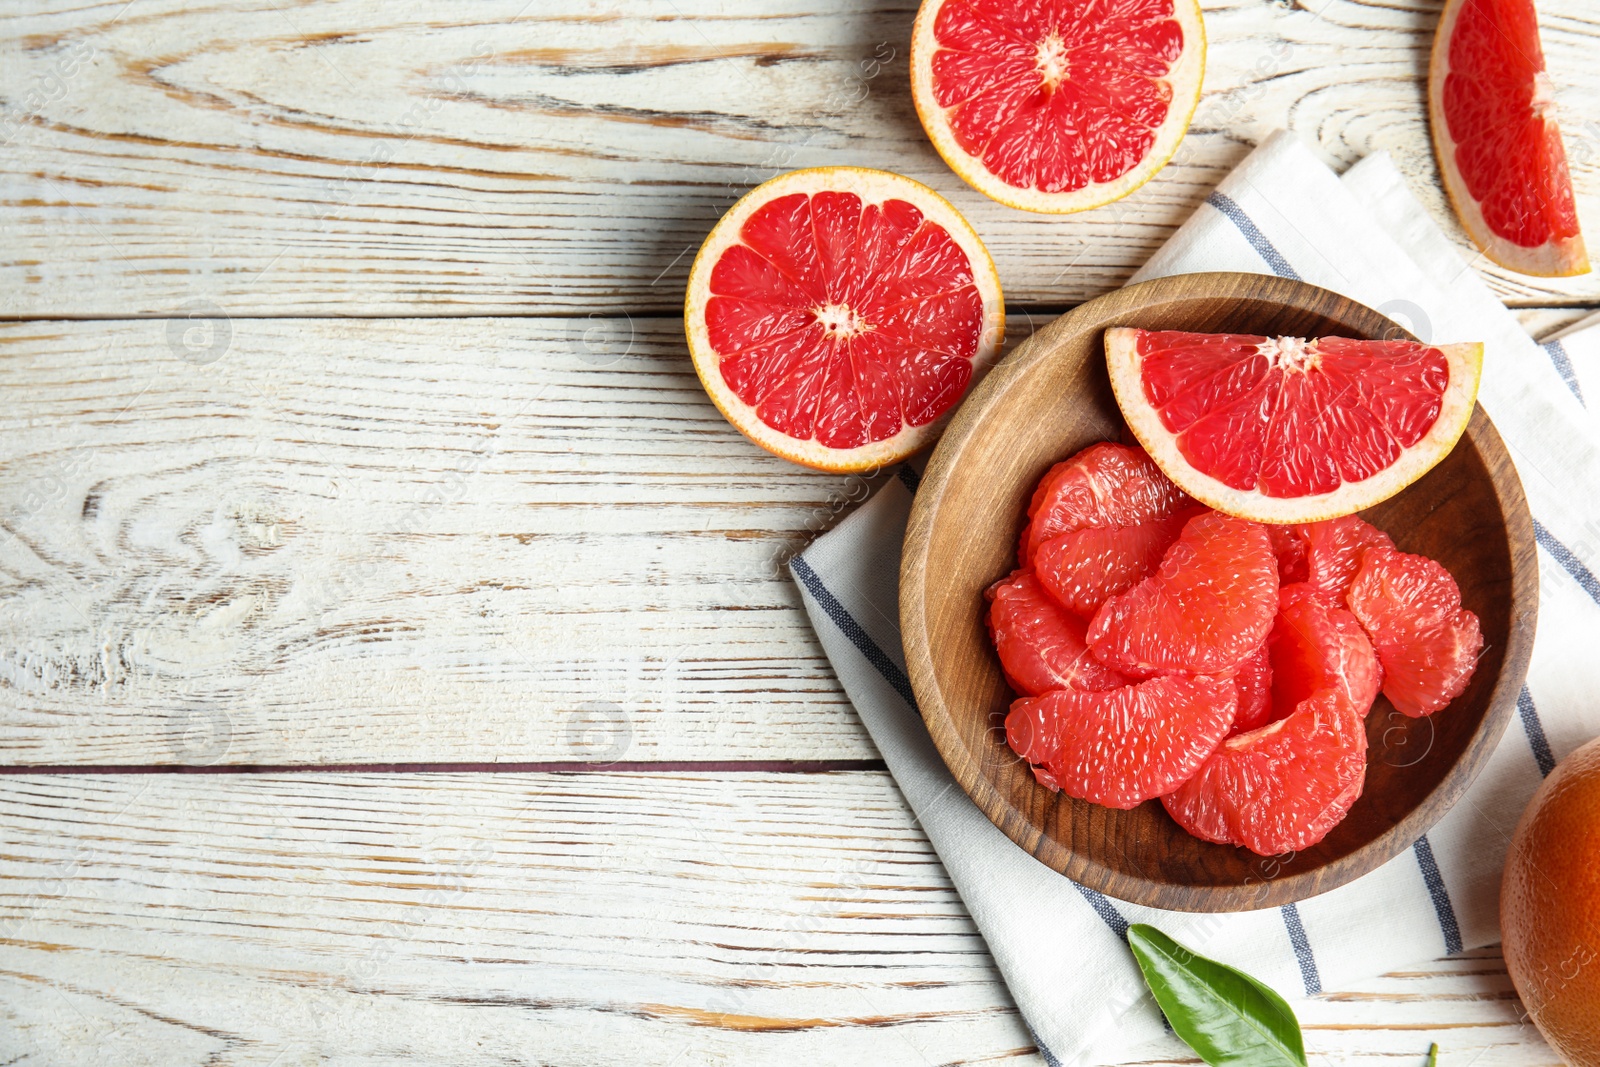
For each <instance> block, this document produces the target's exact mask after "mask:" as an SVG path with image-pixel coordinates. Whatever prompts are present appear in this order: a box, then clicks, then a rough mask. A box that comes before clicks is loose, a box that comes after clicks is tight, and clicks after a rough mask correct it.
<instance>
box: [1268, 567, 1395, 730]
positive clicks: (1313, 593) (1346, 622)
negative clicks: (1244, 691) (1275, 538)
mask: <svg viewBox="0 0 1600 1067" xmlns="http://www.w3.org/2000/svg"><path fill="white" fill-rule="evenodd" d="M1267 647H1268V648H1269V649H1270V651H1271V657H1272V705H1273V715H1272V717H1273V718H1275V719H1281V718H1283V717H1284V716H1285V715H1288V714H1290V713H1291V712H1293V711H1294V709H1295V708H1297V707H1299V705H1300V703H1301V702H1302V701H1304V700H1307V699H1309V698H1310V697H1311V696H1312V695H1313V694H1315V693H1317V692H1319V691H1320V690H1323V689H1337V690H1339V692H1341V693H1342V694H1344V697H1345V699H1346V700H1347V701H1349V703H1350V706H1351V707H1353V708H1355V709H1356V711H1357V712H1359V713H1360V714H1361V715H1363V716H1365V715H1366V714H1367V712H1368V711H1370V710H1371V709H1372V702H1373V701H1374V700H1376V699H1377V698H1378V688H1379V686H1381V685H1382V684H1383V668H1382V667H1380V666H1379V665H1378V654H1377V653H1376V652H1375V651H1373V648H1372V642H1371V641H1369V640H1368V639H1367V634H1366V631H1365V630H1363V629H1362V628H1361V623H1359V622H1357V621H1356V617H1355V616H1354V615H1352V614H1351V613H1350V612H1348V611H1346V610H1345V609H1344V608H1343V607H1342V606H1341V605H1340V604H1339V602H1337V601H1335V600H1333V599H1332V598H1330V597H1329V596H1327V595H1326V594H1325V593H1322V592H1319V591H1318V590H1317V589H1316V588H1315V587H1314V586H1312V585H1310V584H1308V583H1301V584H1299V585H1290V586H1285V587H1284V588H1283V589H1282V590H1281V591H1280V592H1279V595H1278V618H1277V620H1276V621H1275V622H1274V623H1273V625H1272V635H1271V636H1270V637H1268V638H1267Z"/></svg>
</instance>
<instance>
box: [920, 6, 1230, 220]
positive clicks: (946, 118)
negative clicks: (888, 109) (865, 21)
mask: <svg viewBox="0 0 1600 1067" xmlns="http://www.w3.org/2000/svg"><path fill="white" fill-rule="evenodd" d="M1205 53H1206V38H1205V24H1204V21H1203V20H1202V18H1201V14H1200V4H1199V2H1198V0H1122V2H1118V3H1114V4H1107V3H1102V2H1100V0H1057V2H1055V3H1052V4H1038V3H1030V2H1024V0H923V3H922V6H921V8H919V9H918V11H917V20H916V23H915V24H914V25H913V27H912V30H911V95H912V100H913V101H914V103H915V104H916V108H917V116H918V118H920V119H921V120H922V126H923V129H924V130H926V131H927V134H928V138H929V140H931V141H932V142H933V146H934V148H935V149H936V150H937V151H938V153H939V155H940V156H942V157H943V158H944V161H945V162H946V163H947V164H949V166H950V169H951V170H954V171H955V172H956V173H957V174H958V175H960V176H961V178H962V180H964V181H966V182H967V184H969V185H971V186H972V187H973V188H974V189H977V190H978V191H979V192H981V193H983V194H984V195H985V196H989V197H992V198H994V199H995V200H998V201H999V202H1000V203H1002V204H1006V205H1008V206H1010V207H1015V208H1022V209H1024V210H1026V211H1042V212H1051V213H1065V212H1072V211H1085V210H1088V209H1089V208H1093V207H1099V206H1100V205H1102V204H1108V203H1110V202H1111V201H1113V200H1117V199H1120V198H1121V197H1124V196H1127V195H1128V194H1129V193H1131V192H1133V190H1135V189H1137V188H1139V186H1141V185H1143V184H1144V183H1145V182H1147V181H1149V180H1150V178H1151V177H1152V176H1153V175H1154V174H1155V173H1156V172H1157V171H1159V170H1160V169H1161V168H1162V167H1163V166H1165V165H1166V163H1167V160H1169V159H1170V158H1171V157H1172V154H1173V153H1174V152H1175V151H1176V150H1177V148H1178V144H1179V143H1180V142H1181V141H1182V140H1183V135H1184V131H1185V130H1187V129H1188V127H1189V120H1190V118H1191V117H1192V116H1193V114H1194V109H1195V106H1196V104H1198V103H1199V100H1200V86H1201V82H1202V81H1203V80H1204V77H1205Z"/></svg>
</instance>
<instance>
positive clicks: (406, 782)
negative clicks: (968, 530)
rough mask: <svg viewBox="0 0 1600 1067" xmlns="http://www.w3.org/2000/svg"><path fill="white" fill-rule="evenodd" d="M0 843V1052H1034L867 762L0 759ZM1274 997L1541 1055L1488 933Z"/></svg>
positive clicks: (1413, 1031)
mask: <svg viewBox="0 0 1600 1067" xmlns="http://www.w3.org/2000/svg"><path fill="white" fill-rule="evenodd" d="M0 853H3V854H0V1062H7V1063H35V1062H37V1063H48V1064H51V1065H52V1067H76V1065H80V1064H81V1065H84V1067H91V1065H92V1067H121V1065H124V1064H159V1065H161V1067H187V1065H191V1064H192V1065H195V1067H200V1065H212V1067H234V1065H245V1064H251V1065H257V1064H259V1065H263V1067H265V1065H269V1064H276V1065H278V1067H283V1065H288V1064H292V1065H296V1067H299V1065H310V1064H314V1063H315V1064H319V1063H335V1064H372V1063H402V1062H403V1063H415V1064H440V1065H447V1064H448V1065H450V1067H478V1065H485V1067H487V1065H490V1064H512V1063H539V1064H546V1065H550V1067H569V1065H570V1067H599V1065H611V1064H615V1063H618V1062H626V1063H629V1064H635V1063H638V1064H655V1065H660V1067H674V1065H676V1067H686V1065H689V1064H695V1065H698V1064H724V1063H725V1064H744V1063H762V1064H780V1065H781V1064H791V1063H792V1064H800V1063H806V1064H818V1063H823V1064H866V1063H871V1064H885V1065H900V1064H905V1065H912V1067H926V1065H930V1064H998V1063H1025V1064H1038V1063H1041V1062H1042V1060H1041V1059H1040V1058H1038V1056H1037V1055H1036V1053H1034V1052H1033V1049H1032V1042H1031V1040H1030V1039H1029V1037H1028V1035H1027V1031H1026V1030H1025V1029H1024V1027H1023V1026H1022V1024H1021V1023H1020V1021H1019V1020H1018V1018H1017V1016H1016V1014H1015V1008H1014V1007H1013V1006H1012V1005H1011V1003H1010V1000H1009V998H1008V996H1007V994H1006V991H1005V988H1004V986H1003V984H1002V983H1001V981H1000V980H999V978H998V976H997V974H996V973H995V971H994V970H993V966H992V964H991V963H990V961H989V956H988V954H987V952H986V951H985V949H984V946H983V943H982V941H981V940H980V939H979V938H978V936H977V934H976V932H975V931H974V929H973V927H972V925H971V923H970V921H969V920H968V919H967V917H966V915H965V913H964V911H963V909H962V907H961V903H960V900H959V898H958V897H957V896H956V894H955V893H954V891H953V890H952V888H951V886H950V884H949V882H948V881H947V880H946V878H945V875H944V872H943V869H942V868H941V867H940V866H939V863H938V860H937V857H936V856H935V855H934V853H933V851H932V850H931V848H929V846H928V844H927V842H926V841H925V840H924V839H923V838H922V837H921V835H920V833H919V832H918V831H916V830H915V829H914V828H913V822H912V816H911V813H910V811H909V810H907V809H906V807H905V806H904V804H903V802H902V801H901V800H900V797H899V794H898V793H897V792H896V790H895V789H894V786H893V783H892V781H891V780H890V779H889V778H888V776H887V775H885V774H881V773H855V774H830V775H815V776H813V775H752V776H735V777H728V778H717V779H711V778H704V777H694V776H680V775H609V774H590V775H529V776H518V775H496V776H492V777H483V776H469V775H404V776H385V775H341V776H333V775H326V776H323V775H299V776H292V775H291V776H231V777H226V778H196V777H181V776H154V777H142V778H135V777H103V778H84V777H77V776H73V777H70V778H69V777H8V778H0ZM1299 1014H1300V1017H1301V1019H1302V1021H1303V1023H1304V1024H1305V1029H1306V1046H1307V1051H1308V1052H1309V1053H1310V1055H1311V1057H1312V1062H1314V1063H1340V1064H1357V1065H1360V1064H1370V1065H1373V1067H1376V1065H1378V1064H1396V1063H1400V1064H1409V1063H1412V1062H1415V1063H1417V1064H1419V1065H1420V1064H1421V1062H1422V1057H1423V1054H1424V1053H1425V1052H1426V1050H1427V1046H1428V1042H1429V1041H1434V1040H1436V1041H1438V1042H1439V1043H1440V1045H1441V1048H1442V1050H1443V1052H1444V1057H1443V1058H1442V1059H1441V1062H1448V1063H1461V1064H1467V1063H1471V1064H1474V1065H1475V1067H1511V1065H1517V1067H1528V1065H1535V1064H1554V1063H1555V1062H1556V1061H1555V1059H1554V1057H1553V1056H1552V1055H1551V1054H1550V1052H1549V1050H1548V1048H1546V1047H1545V1046H1544V1045H1543V1043H1542V1042H1541V1041H1540V1040H1539V1038H1538V1035H1537V1033H1536V1032H1535V1031H1534V1029H1533V1027H1532V1026H1529V1025H1527V1024H1526V1023H1524V1022H1522V1021H1521V1020H1520V1017H1519V1016H1520V1012H1519V1009H1518V1005H1517V1002H1516V1000H1515V997H1514V994H1513V993H1512V992H1511V987H1510V983H1509V980H1508V979H1507V977H1506V975H1505V972H1504V968H1503V966H1502V965H1501V963H1500V961H1499V959H1498V957H1497V955H1496V954H1495V953H1493V952H1488V953H1473V954H1469V955H1468V956H1466V957H1463V958H1458V959H1454V960H1449V961H1440V962H1436V963H1431V964H1423V965H1421V966H1419V967H1417V968H1414V969H1412V970H1410V971H1407V972H1403V973H1398V974H1393V975H1387V976H1384V977H1382V978H1376V979H1373V980H1371V981H1370V982H1366V983H1362V984H1361V985H1359V986H1358V987H1356V988H1355V989H1353V990H1351V991H1348V992H1341V993H1330V994H1328V995H1326V996H1323V997H1321V998H1318V999H1316V1000H1313V1001H1310V1002H1308V1003H1306V1004H1304V1005H1303V1006H1301V1008H1300V1012H1299ZM1150 1062H1160V1063H1169V1062H1170V1063H1188V1064H1192V1063H1193V1062H1195V1061H1194V1060H1193V1059H1191V1058H1187V1057H1179V1058H1175V1059H1173V1060H1170V1061H1169V1060H1164V1059H1163V1060H1158V1061H1150Z"/></svg>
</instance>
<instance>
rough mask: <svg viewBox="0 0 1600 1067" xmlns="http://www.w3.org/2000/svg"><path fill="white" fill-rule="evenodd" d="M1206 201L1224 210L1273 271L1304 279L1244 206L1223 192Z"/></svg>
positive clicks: (1283, 276) (1279, 275)
mask: <svg viewBox="0 0 1600 1067" xmlns="http://www.w3.org/2000/svg"><path fill="white" fill-rule="evenodd" d="M1206 203H1208V204H1210V205H1211V206H1212V207H1214V208H1216V209H1217V210H1218V211H1220V212H1222V213H1223V214H1224V215H1226V216H1228V218H1229V219H1230V220H1232V222H1233V224H1234V225H1235V226H1237V227H1239V232H1240V233H1242V234H1244V239H1245V240H1246V241H1249V242H1250V247H1251V248H1254V249H1255V250H1256V254H1257V255H1259V256H1260V257H1261V258H1262V259H1264V260H1266V261H1267V266H1269V267H1271V268H1272V273H1274V274H1276V275H1277V276H1278V277H1280V278H1293V279H1294V280H1295V281H1297V282H1298V281H1304V280H1305V279H1303V278H1301V277H1300V272H1299V271H1297V270H1295V269H1294V268H1293V267H1291V266H1289V261H1288V260H1287V259H1284V258H1283V253H1282V252H1279V251H1278V248H1277V246H1276V245H1274V244H1273V243H1272V242H1271V241H1269V240H1267V235H1266V234H1264V233H1262V232H1261V230H1260V229H1258V228H1257V227H1256V224H1255V222H1253V221H1252V220H1251V218H1250V216H1249V215H1246V214H1245V213H1244V208H1242V207H1240V206H1239V205H1238V204H1237V203H1235V202H1234V200H1233V198H1232V197H1230V196H1225V195H1223V194H1222V193H1212V194H1211V195H1210V196H1208V197H1206Z"/></svg>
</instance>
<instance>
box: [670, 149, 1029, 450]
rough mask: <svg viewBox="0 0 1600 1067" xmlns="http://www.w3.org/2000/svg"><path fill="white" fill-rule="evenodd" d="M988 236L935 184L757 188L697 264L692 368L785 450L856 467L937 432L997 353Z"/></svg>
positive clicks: (841, 182) (847, 175)
mask: <svg viewBox="0 0 1600 1067" xmlns="http://www.w3.org/2000/svg"><path fill="white" fill-rule="evenodd" d="M1004 321H1005V309H1004V305H1003V303H1002V300H1001V294H1000V281H999V277H998V275H997V274H996V273H995V270H994V264H993V263H992V262H991V261H990V259H989V254H988V252H987V251H985V249H984V247H983V242H982V241H980V240H979V239H978V235H977V234H976V233H975V232H974V231H973V229H972V227H971V226H969V225H968V224H967V222H966V220H965V219H963V218H962V217H961V215H960V214H959V213H958V212H957V211H956V210H955V208H953V207H951V206H950V205H949V204H948V203H947V202H946V201H945V200H944V199H943V198H942V197H940V196H939V195H938V194H937V193H935V192H934V191H933V190H931V189H929V188H927V187H926V186H923V185H920V184H918V183H917V182H914V181H911V180H910V179H909V178H902V177H900V176H899V175H895V174H889V173H886V172H884V171H875V170H863V169H860V168H856V167H828V168H820V169H816V170H802V171H795V172H793V173H790V174H785V175H783V176H782V177H778V178H774V179H773V180H772V181H769V182H767V183H766V184H764V185H761V186H759V187H757V188H756V189H754V190H752V191H751V192H750V193H748V194H747V195H746V196H745V197H744V198H743V199H742V200H740V201H739V202H738V203H737V204H735V205H734V206H733V208H732V209H730V210H729V211H728V213H727V214H726V215H724V216H723V218H722V220H721V221H720V222H718V223H717V225H716V227H715V228H714V229H713V230H712V231H711V234H710V236H708V237H707V238H706V241H705V244H704V245H703V246H702V247H701V249H700V254H699V256H698V257H696V259H695V263H694V267H693V268H692V269H691V271H690V273H689V288H688V293H687V295H686V298H685V301H684V322H685V330H686V332H687V334H688V339H689V351H690V354H691V355H692V356H693V357H694V364H695V370H696V371H697V372H698V373H699V375H700V381H701V383H702V384H703V385H704V386H705V388H706V392H707V393H709V394H710V396H711V399H712V401H713V402H714V403H715V404H716V405H717V407H718V408H719V409H720V410H721V411H722V413H723V415H724V416H726V417H727V419H728V421H729V422H731V423H733V425H734V426H735V427H737V428H738V429H739V430H740V432H742V433H743V434H745V436H747V437H749V438H750V439H751V440H752V441H754V442H755V443H756V444H758V445H761V446H762V447H763V448H765V449H767V450H768V451H770V452H773V453H775V454H777V455H780V456H783V457H784V458H785V459H790V460H793V461H794V462H797V463H803V464H805V465H807V466H811V467H818V468H821V469H824V470H835V471H846V470H850V471H855V470H866V469H870V468H874V467H881V466H884V465H886V464H889V463H893V462H897V461H898V460H900V459H903V458H904V457H905V456H908V455H910V454H911V453H912V452H915V451H917V450H918V449H920V448H922V447H923V446H925V445H927V444H929V443H931V442H932V441H933V439H934V437H935V436H937V434H938V431H939V429H940V427H941V426H942V421H943V419H944V417H945V416H946V415H948V414H949V412H950V410H951V409H952V408H953V407H954V406H955V404H956V402H957V401H958V400H960V399H961V397H962V396H963V395H964V394H965V393H966V391H967V388H968V386H969V385H971V383H972V381H973V378H974V376H975V374H976V373H978V372H979V371H981V370H982V369H983V368H986V367H987V366H988V365H989V364H990V363H991V362H992V361H993V358H994V356H995V354H996V352H997V351H998V350H999V346H1000V341H1001V337H1002V335H1003V332H1004Z"/></svg>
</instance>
